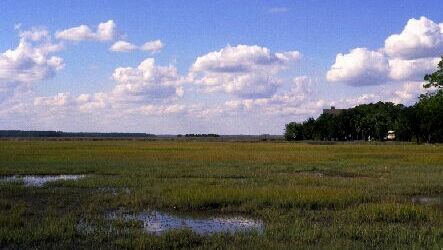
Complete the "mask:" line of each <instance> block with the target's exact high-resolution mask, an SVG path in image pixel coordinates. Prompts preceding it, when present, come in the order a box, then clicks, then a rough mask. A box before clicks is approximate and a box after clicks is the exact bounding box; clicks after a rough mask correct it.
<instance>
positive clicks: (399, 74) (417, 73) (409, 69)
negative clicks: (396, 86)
mask: <svg viewBox="0 0 443 250" xmlns="http://www.w3.org/2000/svg"><path fill="white" fill-rule="evenodd" d="M439 61H440V58H419V59H415V60H403V59H398V58H396V59H390V60H389V68H390V72H389V77H390V78H391V79H393V80H408V81H420V80H423V77H424V75H425V74H428V73H431V72H434V71H435V70H436V69H437V65H438V62H439Z"/></svg>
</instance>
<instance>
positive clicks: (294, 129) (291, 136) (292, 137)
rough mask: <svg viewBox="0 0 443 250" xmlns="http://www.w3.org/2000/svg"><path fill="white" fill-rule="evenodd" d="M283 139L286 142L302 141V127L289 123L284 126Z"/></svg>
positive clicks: (298, 124)
mask: <svg viewBox="0 0 443 250" xmlns="http://www.w3.org/2000/svg"><path fill="white" fill-rule="evenodd" d="M285 139H286V140H287V141H301V140H303V125H302V124H300V123H297V122H290V123H288V124H286V129H285Z"/></svg>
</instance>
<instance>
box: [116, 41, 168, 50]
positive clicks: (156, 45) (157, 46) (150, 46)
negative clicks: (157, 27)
mask: <svg viewBox="0 0 443 250" xmlns="http://www.w3.org/2000/svg"><path fill="white" fill-rule="evenodd" d="M163 47H164V44H163V43H162V41H160V40H154V41H150V42H146V43H144V44H143V45H141V46H137V45H135V44H132V43H130V42H127V41H123V40H120V41H117V42H115V43H114V44H113V45H112V46H111V48H109V50H110V51H112V52H130V51H134V50H141V51H149V52H151V53H158V52H160V51H161V50H162V48H163Z"/></svg>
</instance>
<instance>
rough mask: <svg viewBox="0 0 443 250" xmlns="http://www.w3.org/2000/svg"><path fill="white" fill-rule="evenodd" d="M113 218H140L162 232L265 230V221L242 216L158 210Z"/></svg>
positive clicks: (151, 229) (147, 227)
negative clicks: (190, 214) (179, 214)
mask: <svg viewBox="0 0 443 250" xmlns="http://www.w3.org/2000/svg"><path fill="white" fill-rule="evenodd" d="M110 218H111V219H117V218H123V219H124V220H128V221H129V220H138V221H141V222H143V227H144V229H145V231H147V232H149V233H154V234H161V233H164V232H166V231H168V230H174V229H175V230H177V229H190V230H192V231H194V232H195V233H197V234H212V233H236V232H246V231H258V232H262V231H263V223H262V222H260V221H257V220H252V219H246V218H242V217H232V218H223V217H220V218H198V219H196V218H180V217H177V216H173V215H168V214H165V213H160V212H158V211H153V212H143V213H139V214H136V215H132V214H116V213H113V214H111V215H110Z"/></svg>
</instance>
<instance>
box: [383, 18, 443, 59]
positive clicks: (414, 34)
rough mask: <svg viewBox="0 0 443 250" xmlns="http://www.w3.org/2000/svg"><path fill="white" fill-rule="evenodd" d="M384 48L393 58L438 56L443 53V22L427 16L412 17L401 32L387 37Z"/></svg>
mask: <svg viewBox="0 0 443 250" xmlns="http://www.w3.org/2000/svg"><path fill="white" fill-rule="evenodd" d="M384 50H385V51H386V54H388V55H389V56H390V57H393V58H402V59H416V58H423V57H438V56H440V55H441V53H443V23H441V24H436V23H434V22H433V21H432V20H429V19H428V18H426V17H420V19H410V20H409V21H408V23H407V24H406V26H405V27H404V29H403V31H402V32H401V33H400V34H394V35H391V36H389V37H388V38H387V39H386V41H385V48H384Z"/></svg>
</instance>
